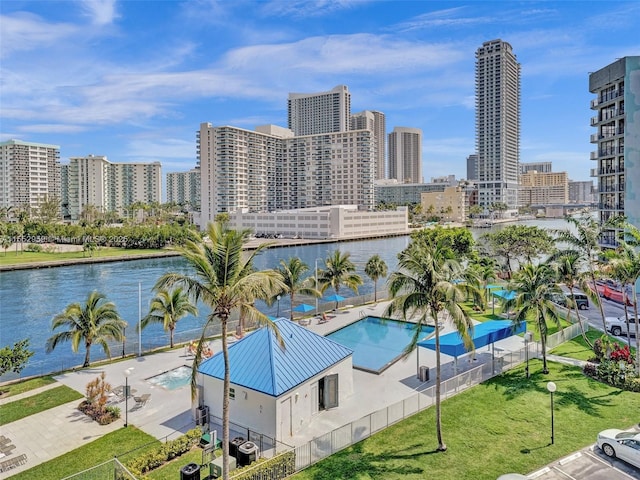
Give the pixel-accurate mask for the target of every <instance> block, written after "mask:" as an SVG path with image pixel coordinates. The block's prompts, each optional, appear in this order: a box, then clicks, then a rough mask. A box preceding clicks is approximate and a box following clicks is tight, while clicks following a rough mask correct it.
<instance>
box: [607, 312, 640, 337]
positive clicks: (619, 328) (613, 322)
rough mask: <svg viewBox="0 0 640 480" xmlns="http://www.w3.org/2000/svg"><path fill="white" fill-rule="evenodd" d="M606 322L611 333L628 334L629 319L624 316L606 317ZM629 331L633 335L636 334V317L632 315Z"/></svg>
mask: <svg viewBox="0 0 640 480" xmlns="http://www.w3.org/2000/svg"><path fill="white" fill-rule="evenodd" d="M604 323H605V325H606V326H607V332H610V333H611V335H626V334H627V321H626V319H625V318H624V316H622V317H606V318H605V319H604ZM629 330H631V331H630V332H629V333H630V334H631V335H635V334H636V319H635V318H632V317H630V318H629Z"/></svg>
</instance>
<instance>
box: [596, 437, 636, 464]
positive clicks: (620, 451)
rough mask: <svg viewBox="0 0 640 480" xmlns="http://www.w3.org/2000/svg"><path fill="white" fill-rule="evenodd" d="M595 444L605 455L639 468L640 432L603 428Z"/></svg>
mask: <svg viewBox="0 0 640 480" xmlns="http://www.w3.org/2000/svg"><path fill="white" fill-rule="evenodd" d="M597 444H598V447H600V448H601V449H602V451H603V452H604V454H605V455H606V456H607V457H611V458H615V457H617V458H619V459H620V460H624V461H625V462H628V463H630V464H631V465H633V466H634V467H637V468H640V432H627V431H624V430H618V429H616V428H612V429H609V430H604V431H602V432H600V433H599V434H598V440H597Z"/></svg>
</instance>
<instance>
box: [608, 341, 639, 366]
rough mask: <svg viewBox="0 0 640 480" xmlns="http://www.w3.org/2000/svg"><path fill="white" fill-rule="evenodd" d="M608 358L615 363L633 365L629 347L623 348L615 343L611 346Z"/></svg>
mask: <svg viewBox="0 0 640 480" xmlns="http://www.w3.org/2000/svg"><path fill="white" fill-rule="evenodd" d="M609 358H610V359H611V360H613V361H615V362H621V361H622V362H625V363H627V364H630V365H633V363H634V362H633V355H631V350H629V345H625V346H624V347H620V345H618V344H617V343H615V344H614V345H613V351H612V352H611V355H609Z"/></svg>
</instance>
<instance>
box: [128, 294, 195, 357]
mask: <svg viewBox="0 0 640 480" xmlns="http://www.w3.org/2000/svg"><path fill="white" fill-rule="evenodd" d="M188 314H191V315H197V314H198V309H197V308H196V306H195V305H193V304H192V303H191V301H190V300H189V295H187V294H186V293H185V292H184V291H183V290H182V288H180V287H178V288H174V289H173V290H159V291H158V294H157V295H156V296H155V298H153V300H151V304H150V305H149V313H148V314H147V315H146V316H145V317H144V318H143V319H142V320H141V321H140V326H141V327H142V329H145V328H147V326H149V325H150V324H152V323H161V324H162V326H163V328H164V331H165V332H169V338H170V346H171V348H173V332H174V331H175V328H176V325H177V324H178V320H180V319H181V318H183V317H185V316H187V315H188Z"/></svg>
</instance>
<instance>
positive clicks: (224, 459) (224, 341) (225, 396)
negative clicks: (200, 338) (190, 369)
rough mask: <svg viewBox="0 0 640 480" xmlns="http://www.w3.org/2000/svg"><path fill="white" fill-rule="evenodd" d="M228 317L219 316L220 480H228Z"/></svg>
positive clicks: (229, 376)
mask: <svg viewBox="0 0 640 480" xmlns="http://www.w3.org/2000/svg"><path fill="white" fill-rule="evenodd" d="M228 319H229V317H228V315H221V316H220V324H221V327H222V332H221V334H222V356H223V358H224V385H223V394H222V478H223V480H227V479H228V478H229V392H230V390H231V381H230V379H231V375H230V371H229V350H228V348H227V320H228Z"/></svg>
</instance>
